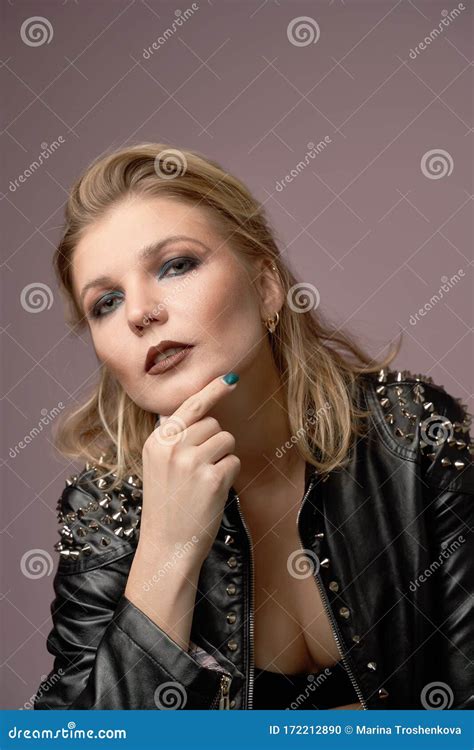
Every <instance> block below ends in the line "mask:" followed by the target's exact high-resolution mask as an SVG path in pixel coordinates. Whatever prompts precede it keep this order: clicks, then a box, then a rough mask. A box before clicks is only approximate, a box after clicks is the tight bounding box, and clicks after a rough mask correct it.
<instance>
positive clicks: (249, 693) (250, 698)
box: [235, 494, 255, 710]
mask: <svg viewBox="0 0 474 750" xmlns="http://www.w3.org/2000/svg"><path fill="white" fill-rule="evenodd" d="M235 498H236V500H237V508H238V511H239V516H240V520H241V521H242V526H243V527H244V529H245V533H246V535H247V541H248V544H249V552H250V613H249V630H250V659H249V679H248V690H247V708H248V709H249V710H250V709H251V708H252V707H253V680H254V653H253V648H254V645H253V613H254V606H255V602H254V582H253V575H254V573H253V565H254V563H253V548H252V539H251V536H250V532H249V530H248V527H247V524H246V523H245V518H244V517H243V515H242V513H241V511H240V498H239V496H238V495H237V494H236V496H235Z"/></svg>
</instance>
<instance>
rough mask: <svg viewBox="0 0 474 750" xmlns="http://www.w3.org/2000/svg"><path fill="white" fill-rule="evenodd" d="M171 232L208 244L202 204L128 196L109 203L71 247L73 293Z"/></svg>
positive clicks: (207, 224)
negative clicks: (91, 279) (112, 204)
mask: <svg viewBox="0 0 474 750" xmlns="http://www.w3.org/2000/svg"><path fill="white" fill-rule="evenodd" d="M173 235H188V236H189V237H194V238H196V239H197V240H200V241H201V242H204V243H206V244H209V243H210V242H212V240H213V238H214V239H215V237H216V232H215V229H214V228H213V226H212V223H211V217H210V215H209V213H208V211H206V209H205V208H204V207H202V206H193V205H191V204H189V203H183V202H181V201H178V200H176V199H172V198H154V197H152V198H147V197H136V196H131V197H130V198H127V199H126V200H124V201H122V202H120V203H119V204H117V205H115V206H113V207H112V208H110V209H109V210H108V211H107V213H106V214H105V215H104V216H103V217H101V219H99V220H97V221H96V222H94V223H93V224H92V225H91V226H89V227H88V228H87V229H86V230H85V232H84V234H83V236H82V237H81V239H80V241H79V242H78V244H77V245H76V247H75V249H74V253H73V260H72V275H73V282H74V287H75V290H76V293H77V292H78V291H80V289H81V288H82V285H83V284H84V283H86V282H87V281H88V280H89V279H90V278H92V277H93V276H98V275H100V274H104V275H106V274H111V275H112V274H113V273H114V272H117V270H118V269H119V267H120V268H122V267H124V266H123V264H127V265H129V264H130V263H131V262H133V259H134V257H135V256H136V255H137V253H138V250H139V249H140V248H142V247H145V246H146V245H148V244H151V243H153V242H158V241H160V240H162V239H166V238H167V237H170V236H173Z"/></svg>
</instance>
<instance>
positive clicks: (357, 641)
mask: <svg viewBox="0 0 474 750" xmlns="http://www.w3.org/2000/svg"><path fill="white" fill-rule="evenodd" d="M352 640H353V641H354V643H360V635H353V636H352Z"/></svg>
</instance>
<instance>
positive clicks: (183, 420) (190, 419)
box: [168, 373, 239, 429]
mask: <svg viewBox="0 0 474 750" xmlns="http://www.w3.org/2000/svg"><path fill="white" fill-rule="evenodd" d="M230 375H231V376H232V377H231V378H230V381H231V382H230V383H228V382H226V381H225V380H224V376H223V375H219V377H217V378H214V379H213V380H211V382H210V383H208V384H207V385H205V386H204V388H201V390H200V391H198V392H197V393H193V394H192V396H189V398H187V399H186V400H185V401H183V403H182V404H181V406H179V407H178V408H177V409H176V411H175V412H174V413H173V414H172V415H171V417H168V419H174V420H176V422H177V424H179V425H181V426H182V429H186V428H187V427H190V426H191V425H192V424H194V422H198V421H199V420H200V419H202V417H204V416H206V414H207V412H208V411H209V409H211V408H212V407H213V406H214V404H216V403H217V402H218V401H219V399H221V398H223V397H224V396H225V395H226V394H228V393H229V392H230V391H233V390H234V389H235V387H236V385H237V382H238V380H239V376H238V375H237V373H227V375H226V376H225V377H228V376H230Z"/></svg>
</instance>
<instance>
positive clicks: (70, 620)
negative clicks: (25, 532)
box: [34, 467, 228, 710]
mask: <svg viewBox="0 0 474 750" xmlns="http://www.w3.org/2000/svg"><path fill="white" fill-rule="evenodd" d="M95 472H97V469H96V467H94V468H93V469H92V470H89V469H87V470H86V471H85V472H83V473H82V474H81V475H80V476H79V477H78V476H75V477H73V478H72V480H68V484H67V486H66V488H65V490H64V491H63V493H62V496H61V498H60V500H59V504H58V510H59V519H60V521H62V522H64V525H63V526H62V528H61V530H60V534H61V541H60V542H58V544H57V545H56V548H57V549H58V550H59V552H60V555H61V556H60V560H59V563H58V566H57V570H56V573H55V577H54V584H53V585H54V592H55V598H54V600H53V602H52V604H51V615H52V621H53V628H52V630H51V631H50V633H49V635H48V639H47V649H48V651H49V652H50V653H51V654H52V655H53V656H54V666H53V669H52V671H51V672H50V674H49V675H48V677H47V678H46V679H45V680H44V681H43V682H42V683H41V684H40V686H39V689H38V691H37V694H36V696H35V701H34V708H35V709H154V710H157V709H163V710H165V709H170V708H171V709H173V708H176V709H210V708H218V707H219V699H220V696H221V691H222V687H223V686H227V684H228V683H226V679H227V678H226V677H225V675H227V674H228V672H227V670H226V669H225V668H224V666H223V665H222V664H220V663H219V662H218V661H217V660H216V659H215V658H214V656H213V655H211V654H208V653H207V652H205V651H204V650H202V649H200V648H199V647H197V646H196V645H195V644H191V645H190V649H189V651H188V652H186V651H184V650H183V649H182V648H181V647H180V646H178V644H176V643H175V642H174V641H173V640H172V639H171V638H170V637H169V636H168V635H167V634H166V633H165V632H164V631H163V630H162V629H161V628H159V627H158V626H157V625H156V624H155V623H154V622H153V621H152V620H151V619H150V618H148V617H147V615H145V614H144V613H143V612H142V611H141V610H140V609H138V608H137V607H136V606H135V605H134V604H132V603H131V602H130V601H129V600H128V599H127V598H126V597H125V595H124V593H123V592H124V589H125V585H126V581H127V577H128V571H129V568H130V565H131V561H132V558H133V554H134V539H135V540H136V538H137V536H138V533H139V522H137V517H138V514H139V512H140V509H141V508H140V506H139V505H138V501H139V492H137V489H136V487H135V486H134V485H133V484H132V485H123V486H121V488H120V492H117V491H115V490H114V491H113V492H107V491H106V485H102V486H100V480H99V483H97V478H96V477H95V476H94V473H95ZM130 479H132V478H130ZM137 498H138V500H137ZM117 514H118V515H117ZM131 529H133V531H131Z"/></svg>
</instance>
